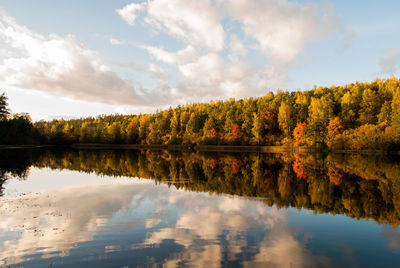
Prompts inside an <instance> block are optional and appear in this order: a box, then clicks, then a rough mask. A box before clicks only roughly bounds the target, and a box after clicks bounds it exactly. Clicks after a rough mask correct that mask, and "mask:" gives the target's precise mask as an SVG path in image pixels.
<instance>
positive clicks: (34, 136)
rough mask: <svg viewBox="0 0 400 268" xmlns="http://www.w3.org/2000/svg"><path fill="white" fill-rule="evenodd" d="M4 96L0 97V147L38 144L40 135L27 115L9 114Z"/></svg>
mask: <svg viewBox="0 0 400 268" xmlns="http://www.w3.org/2000/svg"><path fill="white" fill-rule="evenodd" d="M7 100H8V99H7V97H6V96H5V94H4V93H3V94H1V95H0V145H4V144H6V145H10V144H33V143H38V141H39V138H38V137H39V136H40V135H41V134H40V133H39V132H38V130H37V129H36V128H34V126H33V123H32V120H31V118H30V116H29V114H27V113H20V114H11V112H10V110H9V109H8V102H7Z"/></svg>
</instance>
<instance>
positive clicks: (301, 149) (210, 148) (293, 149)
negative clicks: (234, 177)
mask: <svg viewBox="0 0 400 268" xmlns="http://www.w3.org/2000/svg"><path fill="white" fill-rule="evenodd" d="M49 147H54V148H55V147H67V148H68V147H69V148H74V149H82V150H107V149H120V150H168V151H198V152H231V153H235V152H237V153H240V152H243V153H300V154H307V153H322V152H329V153H340V154H370V155H384V154H390V155H400V151H385V150H326V149H318V148H315V147H307V146H258V145H194V146H191V145H163V144H151V145H149V144H107V143H75V144H70V145H0V150H1V149H35V148H49Z"/></svg>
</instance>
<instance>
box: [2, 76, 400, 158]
mask: <svg viewBox="0 0 400 268" xmlns="http://www.w3.org/2000/svg"><path fill="white" fill-rule="evenodd" d="M3 96H4V95H3ZM0 112H1V111H0ZM26 117H27V116H25V117H24V118H23V119H21V115H19V117H18V116H17V117H15V116H14V118H12V119H8V120H4V119H0V121H1V124H6V123H5V122H8V124H11V123H12V124H15V123H16V121H18V120H20V121H24V122H25V121H26V122H28V121H29V120H28V119H27V118H26ZM1 129H3V128H1ZM24 129H26V130H27V131H28V129H29V131H30V137H29V138H26V139H21V140H18V141H16V142H17V143H26V142H36V143H40V144H73V143H115V144H148V145H153V144H164V145H281V146H282V145H283V146H309V147H316V148H321V149H324V148H328V149H331V150H380V151H399V150H400V80H399V79H397V78H395V77H392V78H388V79H377V80H375V81H373V82H368V83H367V82H365V83H361V82H357V83H351V84H348V85H345V86H331V87H318V88H317V87H314V88H313V89H311V90H307V91H300V90H298V91H291V92H289V91H282V90H278V91H277V92H276V93H272V92H268V93H267V94H266V95H265V96H262V97H258V98H246V99H240V100H235V99H230V100H226V101H215V102H210V103H195V104H186V105H182V106H178V107H176V108H169V109H167V110H163V111H158V112H156V113H154V114H140V115H121V114H116V115H102V116H98V117H89V118H81V119H73V120H53V121H39V122H36V123H34V124H31V125H29V127H27V126H26V128H24ZM10 131H11V130H10ZM21 135H22V134H21ZM24 135H25V134H24ZM7 143H8V144H9V143H10V141H4V140H2V141H0V144H7Z"/></svg>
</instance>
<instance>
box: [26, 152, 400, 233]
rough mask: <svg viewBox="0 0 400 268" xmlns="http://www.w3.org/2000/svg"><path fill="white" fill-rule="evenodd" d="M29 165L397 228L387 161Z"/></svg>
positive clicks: (399, 213)
mask: <svg viewBox="0 0 400 268" xmlns="http://www.w3.org/2000/svg"><path fill="white" fill-rule="evenodd" d="M33 164H34V165H35V166H38V167H50V168H54V169H71V170H79V171H84V172H96V174H100V175H111V176H128V177H141V178H151V179H155V180H156V181H158V182H162V183H167V184H169V185H171V184H173V185H175V186H176V187H178V188H184V189H188V190H191V191H202V192H210V193H225V194H231V195H240V196H251V197H262V198H263V199H265V200H264V202H265V203H266V204H268V205H270V206H271V205H273V204H275V205H276V206H277V207H279V208H280V207H297V208H307V209H312V210H313V211H315V212H319V213H327V212H329V213H333V214H345V215H347V216H348V217H352V218H359V219H360V218H366V219H373V220H374V221H376V222H378V223H390V224H392V225H395V226H397V225H398V224H399V222H400V162H399V161H396V160H395V159H388V158H386V157H384V156H361V155H328V156H327V157H322V156H318V155H257V154H197V153H190V152H184V153H178V152H167V151H68V152H67V151H60V152H58V153H54V152H48V153H47V154H46V155H44V156H42V157H41V158H40V159H38V160H37V161H34V162H33Z"/></svg>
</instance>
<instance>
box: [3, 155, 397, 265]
mask: <svg viewBox="0 0 400 268" xmlns="http://www.w3.org/2000/svg"><path fill="white" fill-rule="evenodd" d="M21 152H25V151H19V154H18V157H19V158H16V159H18V161H15V162H12V161H9V162H10V164H9V165H8V164H4V163H6V162H4V161H3V162H1V163H2V164H1V170H2V173H0V174H2V176H3V177H2V178H4V181H5V180H7V179H8V182H10V183H11V182H12V181H13V180H14V179H13V177H18V178H24V179H26V181H29V180H33V179H34V177H32V176H30V175H29V173H28V169H29V166H30V165H33V166H34V167H33V168H32V169H33V170H32V173H35V174H36V173H37V172H39V169H38V168H42V167H50V168H52V169H58V170H63V169H69V170H76V171H83V172H85V173H78V172H76V173H72V174H71V176H75V177H76V178H80V179H81V180H84V178H85V177H86V176H93V174H86V173H93V172H95V173H97V174H99V175H102V176H98V177H96V178H97V180H98V183H96V184H91V185H80V186H73V187H71V186H68V187H67V188H65V186H62V187H61V188H60V189H58V190H51V191H41V192H38V193H26V194H25V193H23V194H20V195H19V196H17V197H3V198H1V199H0V201H1V203H0V260H2V261H0V265H11V264H22V265H24V266H27V267H30V266H47V265H53V264H54V263H56V264H57V266H62V265H66V266H71V265H74V264H76V263H80V264H82V265H83V264H84V263H87V264H88V265H92V266H96V267H99V266H101V265H103V266H117V267H118V266H120V267H122V266H124V265H130V266H131V267H135V266H137V265H141V266H142V265H153V264H163V265H166V266H172V267H175V266H182V265H190V266H202V267H204V266H206V267H219V266H236V265H244V266H250V267H252V266H268V267H331V266H354V265H355V264H358V265H361V264H363V265H367V266H368V265H369V266H374V264H383V263H384V262H386V263H385V265H386V266H390V265H393V263H396V261H399V257H398V256H397V255H396V254H398V252H399V250H400V243H399V241H400V239H399V238H400V235H399V233H398V230H397V228H394V226H397V224H398V222H399V218H400V217H399V215H400V214H399V211H400V210H399V208H400V204H399V190H400V183H399V180H400V176H398V175H399V172H400V169H399V163H398V162H396V161H394V160H393V159H385V158H383V157H372V156H370V157H362V156H349V155H347V156H342V155H329V156H327V157H322V156H313V155H278V156H271V155H256V154H229V155H226V154H195V153H190V152H185V153H177V152H174V153H171V152H165V151H27V152H26V153H21ZM3 153H4V151H3ZM4 154H5V153H4ZM3 156H5V157H8V158H10V155H7V154H5V155H3ZM0 157H1V154H0ZM15 157H17V156H15ZM40 172H42V173H43V176H45V175H46V176H47V177H49V176H50V177H51V176H53V177H54V184H59V185H66V184H65V183H62V182H61V180H63V179H64V178H62V177H61V176H60V174H62V173H63V172H64V171H55V170H54V171H51V170H49V169H43V170H40ZM109 176H123V177H124V178H119V179H117V180H115V179H113V177H109ZM128 177H131V178H128ZM132 177H141V178H145V179H150V178H151V179H154V180H155V181H156V182H157V183H156V184H154V183H153V180H144V179H137V178H132ZM8 182H6V183H5V187H7V183H8ZM22 183H23V182H22ZM158 183H162V184H161V185H157V184H158ZM187 190H190V191H187ZM210 193H212V194H210ZM220 193H224V194H229V195H219V194H220ZM232 195H235V196H232ZM282 207H296V208H306V209H312V210H313V211H314V212H320V213H327V212H330V213H331V214H333V215H335V214H343V215H346V216H347V217H357V218H367V219H373V220H374V221H375V222H377V223H380V224H381V223H390V224H391V225H392V226H387V225H386V226H385V227H383V228H382V229H376V227H378V225H373V226H375V227H374V228H375V229H365V230H368V234H369V235H371V236H372V234H373V232H375V233H376V234H378V236H379V234H380V235H381V238H380V239H384V240H382V242H379V241H380V240H376V241H378V242H379V243H382V244H379V243H378V242H376V241H374V243H373V245H374V247H375V248H374V250H372V249H371V250H368V252H369V255H371V256H369V258H368V257H367V256H363V254H364V255H365V253H364V251H363V250H362V248H360V246H357V245H354V244H352V243H353V242H354V241H356V240H357V239H362V238H364V237H365V235H364V234H359V235H358V236H356V233H357V231H356V230H358V227H357V226H358V225H360V226H365V224H366V222H365V221H364V222H357V225H353V226H355V227H354V228H355V229H353V231H351V232H350V231H349V232H350V233H352V234H351V235H350V234H346V233H345V231H344V230H345V226H346V228H350V227H349V226H347V225H343V224H344V223H343V222H345V221H344V220H343V219H346V218H345V217H342V218H340V217H339V218H338V217H333V216H329V221H328V222H327V221H326V220H324V219H325V218H324V217H328V215H323V217H322V215H320V216H319V215H307V211H306V213H304V212H296V211H295V210H286V209H280V208H282ZM290 213H295V214H290ZM291 217H292V218H293V217H295V218H296V219H297V220H296V221H295V222H296V224H294V225H293V224H290V222H291V221H290V218H291ZM310 217H313V218H312V219H313V220H312V221H310ZM315 217H316V218H315ZM347 219H348V218H347ZM314 221H315V223H313V222H314ZM330 222H332V223H330ZM354 223H355V222H354ZM321 224H324V227H323V228H322V229H323V231H318V228H321V227H320V226H321ZM330 227H335V228H338V229H341V230H343V232H344V233H338V237H339V236H340V239H339V238H338V237H336V236H333V237H331V238H328V237H329V230H330ZM364 228H366V227H364ZM370 228H372V227H370ZM325 230H327V231H328V232H327V233H325ZM325 236H326V237H327V238H325ZM320 237H321V238H320ZM338 239H339V240H338ZM346 239H348V240H346ZM371 239H372V238H371ZM375 239H378V238H375ZM330 240H332V241H333V242H329V241H330ZM339 241H341V242H340V243H341V244H340V243H339ZM336 243H339V244H340V245H339V244H338V245H336ZM380 245H381V246H380ZM385 248H386V249H388V251H385ZM375 251H376V255H374V253H372V252H375ZM391 254H392V255H391ZM393 254H394V255H393ZM361 256H363V257H361ZM378 257H379V258H380V259H379V258H378ZM374 261H375V263H374Z"/></svg>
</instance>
